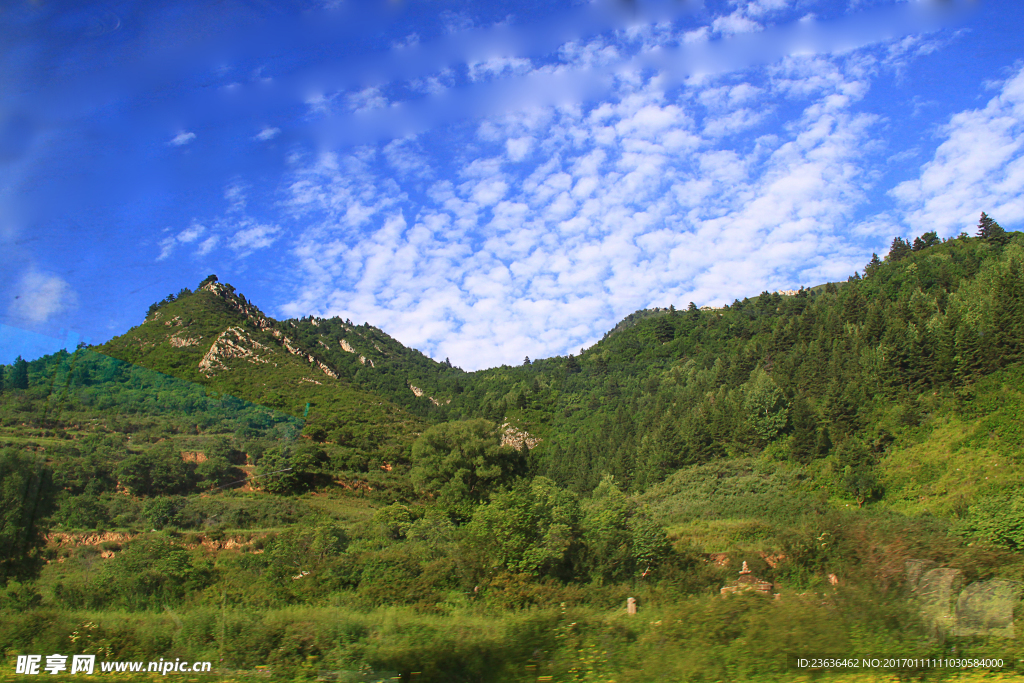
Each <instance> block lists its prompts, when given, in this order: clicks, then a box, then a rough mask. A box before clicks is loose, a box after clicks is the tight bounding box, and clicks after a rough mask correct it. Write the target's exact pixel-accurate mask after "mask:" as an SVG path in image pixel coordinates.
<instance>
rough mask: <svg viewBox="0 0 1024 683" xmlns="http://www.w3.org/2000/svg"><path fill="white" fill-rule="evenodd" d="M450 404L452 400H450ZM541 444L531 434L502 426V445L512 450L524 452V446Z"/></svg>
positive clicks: (505, 424) (529, 447)
mask: <svg viewBox="0 0 1024 683" xmlns="http://www.w3.org/2000/svg"><path fill="white" fill-rule="evenodd" d="M449 402H450V399H449ZM539 443H540V439H538V438H537V437H535V436H533V435H531V434H530V432H528V431H526V430H519V429H516V428H515V427H513V426H512V425H510V424H509V423H508V422H506V423H504V424H503V425H501V445H502V446H511V447H512V448H514V449H516V450H517V451H518V450H522V448H523V444H525V445H526V447H527V448H528V449H531V448H534V447H536V446H537V444H539Z"/></svg>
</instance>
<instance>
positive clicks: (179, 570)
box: [83, 534, 213, 609]
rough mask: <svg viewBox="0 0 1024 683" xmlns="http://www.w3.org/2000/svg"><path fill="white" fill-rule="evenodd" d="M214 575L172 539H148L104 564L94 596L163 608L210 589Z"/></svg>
mask: <svg viewBox="0 0 1024 683" xmlns="http://www.w3.org/2000/svg"><path fill="white" fill-rule="evenodd" d="M211 572H212V567H211V566H210V565H209V563H208V562H206V561H205V560H203V559H201V558H200V557H197V556H195V555H194V554H193V553H192V552H190V551H189V550H188V549H186V548H184V547H183V546H181V545H180V544H178V543H175V542H174V541H173V540H171V539H170V538H168V537H166V536H163V535H157V534H154V535H150V536H144V537H141V538H137V539H135V540H133V541H132V542H131V543H130V544H129V545H128V547H127V548H126V549H125V550H123V551H122V552H119V553H117V554H116V555H115V556H114V557H113V558H112V559H111V560H110V561H108V562H106V563H104V564H103V565H102V570H101V572H100V576H99V577H98V579H99V580H98V581H97V582H96V583H95V584H94V585H93V589H94V592H93V594H92V596H91V597H92V600H93V601H97V602H99V601H102V602H101V604H104V603H105V604H107V605H118V606H121V607H124V608H127V609H146V608H149V607H157V608H162V607H163V606H164V605H169V604H178V603H180V602H181V601H183V600H184V599H185V598H186V597H187V596H189V595H191V594H193V593H194V592H195V591H197V590H199V589H201V588H203V587H204V586H206V585H207V584H208V583H209V582H210V580H211V579H212V578H213V577H212V573H211ZM83 606H84V605H83Z"/></svg>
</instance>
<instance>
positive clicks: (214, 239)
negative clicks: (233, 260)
mask: <svg viewBox="0 0 1024 683" xmlns="http://www.w3.org/2000/svg"><path fill="white" fill-rule="evenodd" d="M218 242H220V236H219V235H212V236H210V237H207V238H206V239H205V240H203V241H202V242H200V243H199V248H198V249H196V256H206V255H207V254H209V253H210V252H211V251H213V249H214V247H216V246H217V243H218Z"/></svg>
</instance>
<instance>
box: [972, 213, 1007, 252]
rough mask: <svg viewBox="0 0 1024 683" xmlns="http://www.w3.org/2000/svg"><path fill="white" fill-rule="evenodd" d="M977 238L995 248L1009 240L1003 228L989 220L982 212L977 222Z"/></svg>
mask: <svg viewBox="0 0 1024 683" xmlns="http://www.w3.org/2000/svg"><path fill="white" fill-rule="evenodd" d="M978 237H980V238H981V239H983V240H985V241H986V242H988V243H989V244H994V245H996V246H1001V245H1003V244H1006V243H1007V242H1008V241H1009V239H1010V236H1009V235H1007V234H1006V231H1005V230H1003V227H1002V226H1001V225H999V223H996V222H995V221H994V220H992V219H991V218H989V217H988V214H986V213H985V212H984V211H982V212H981V219H980V220H979V221H978Z"/></svg>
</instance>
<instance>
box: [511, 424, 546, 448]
mask: <svg viewBox="0 0 1024 683" xmlns="http://www.w3.org/2000/svg"><path fill="white" fill-rule="evenodd" d="M539 443H540V439H538V438H537V437H535V436H533V435H532V434H530V432H528V431H526V430H525V429H516V428H515V427H513V426H512V425H510V424H509V423H508V422H506V423H504V424H503V425H501V445H502V446H511V447H512V448H514V449H516V450H517V451H518V450H522V448H523V445H524V444H525V445H526V448H527V449H532V448H535V447H536V446H537V444H539Z"/></svg>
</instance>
